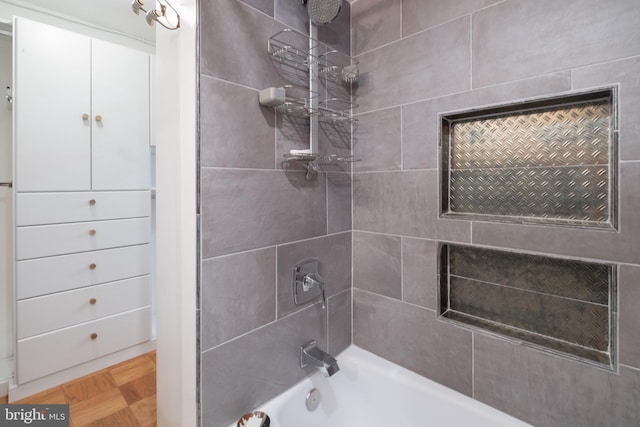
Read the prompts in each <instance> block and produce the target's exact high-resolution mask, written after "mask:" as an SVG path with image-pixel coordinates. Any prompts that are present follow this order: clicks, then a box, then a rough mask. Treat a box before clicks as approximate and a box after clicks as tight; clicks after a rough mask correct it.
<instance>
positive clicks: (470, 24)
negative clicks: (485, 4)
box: [469, 13, 473, 90]
mask: <svg viewBox="0 0 640 427" xmlns="http://www.w3.org/2000/svg"><path fill="white" fill-rule="evenodd" d="M469 90H473V13H470V14H469Z"/></svg>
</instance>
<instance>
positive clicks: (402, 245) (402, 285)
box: [400, 236, 406, 301]
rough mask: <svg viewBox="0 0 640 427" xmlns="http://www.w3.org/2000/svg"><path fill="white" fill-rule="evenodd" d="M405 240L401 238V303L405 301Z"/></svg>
mask: <svg viewBox="0 0 640 427" xmlns="http://www.w3.org/2000/svg"><path fill="white" fill-rule="evenodd" d="M404 239H406V237H403V236H400V301H404V251H403V249H404Z"/></svg>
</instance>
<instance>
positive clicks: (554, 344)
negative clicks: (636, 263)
mask: <svg viewBox="0 0 640 427" xmlns="http://www.w3.org/2000/svg"><path fill="white" fill-rule="evenodd" d="M615 283H616V267H615V265H612V264H605V263H594V262H585V261H578V260H567V259H560V258H551V257H547V256H539V255H529V254H522V253H513V252H506V251H499V250H493V249H491V250H490V249H484V248H478V247H471V246H462V245H450V244H447V245H443V246H442V247H441V251H440V286H439V300H440V303H439V306H440V308H439V316H440V318H441V319H443V320H447V321H449V322H453V323H456V324H458V325H461V326H465V327H468V328H472V329H479V330H483V331H486V332H489V333H492V334H497V335H501V336H504V337H508V338H511V339H516V340H518V341H520V342H522V343H523V344H527V345H530V346H533V347H537V348H539V349H542V350H546V351H550V352H553V353H555V354H557V355H560V356H565V357H569V358H572V359H575V360H579V361H582V362H585V363H589V364H595V365H597V366H599V367H603V368H605V369H615V365H616V358H615V352H614V350H615V348H616V344H615V341H616V326H615V325H616V311H617V310H616V306H615V302H616V284H615Z"/></svg>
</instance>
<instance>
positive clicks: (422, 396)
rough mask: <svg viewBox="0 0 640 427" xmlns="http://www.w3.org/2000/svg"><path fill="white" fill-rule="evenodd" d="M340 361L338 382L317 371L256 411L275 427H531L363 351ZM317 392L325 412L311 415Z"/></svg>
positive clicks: (344, 354)
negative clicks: (310, 397)
mask: <svg viewBox="0 0 640 427" xmlns="http://www.w3.org/2000/svg"><path fill="white" fill-rule="evenodd" d="M337 359H338V364H339V365H340V371H339V372H338V373H337V374H335V375H334V376H333V377H331V378H325V377H324V376H322V374H321V373H320V372H319V371H318V372H316V373H315V374H314V375H312V376H311V377H309V378H307V379H305V380H303V381H302V382H300V383H299V384H297V385H296V386H295V387H293V388H291V389H289V390H287V391H286V392H284V393H282V394H281V395H279V396H277V397H276V398H274V399H273V400H271V401H269V402H267V403H266V404H264V405H262V406H260V407H259V408H257V409H258V410H260V411H263V412H265V413H266V414H267V415H269V417H270V419H271V427H429V426H434V427H435V426H438V427H440V426H449V427H503V426H504V427H507V426H508V427H514V426H530V424H527V423H524V422H522V421H520V420H518V419H516V418H513V417H511V416H509V415H507V414H505V413H503V412H500V411H498V410H497V409H494V408H492V407H490V406H487V405H485V404H483V403H480V402H478V401H476V400H473V399H471V398H470V397H467V396H465V395H463V394H461V393H458V392H456V391H453V390H451V389H449V388H447V387H444V386H442V385H440V384H438V383H436V382H433V381H431V380H428V379H426V378H424V377H422V376H420V375H418V374H415V373H414V372H411V371H409V370H407V369H405V368H403V367H401V366H399V365H396V364H395V363H392V362H389V361H387V360H385V359H382V358H380V357H378V356H376V355H374V354H372V353H369V352H368V351H365V350H362V349H361V348H359V347H355V346H351V347H349V348H348V349H346V350H345V351H344V352H342V353H341V354H340V355H339V357H337ZM313 388H316V389H318V390H319V391H320V406H318V407H317V408H316V409H315V410H314V411H312V412H310V411H308V410H307V409H306V406H305V398H306V396H307V393H308V392H309V391H310V390H311V389H313ZM230 427H236V424H235V423H234V424H233V425H232V426H230Z"/></svg>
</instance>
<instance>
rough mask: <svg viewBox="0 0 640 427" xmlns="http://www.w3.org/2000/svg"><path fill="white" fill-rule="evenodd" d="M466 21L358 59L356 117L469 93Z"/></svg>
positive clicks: (385, 47)
mask: <svg viewBox="0 0 640 427" xmlns="http://www.w3.org/2000/svg"><path fill="white" fill-rule="evenodd" d="M469 27H470V21H469V19H468V18H462V19H458V20H455V21H452V22H450V23H448V24H445V25H441V26H439V27H436V28H433V29H431V30H429V31H425V32H422V33H420V34H417V35H415V36H411V37H408V38H406V39H402V40H400V41H398V42H395V43H392V44H390V45H386V46H384V47H381V48H380V49H376V50H373V51H371V52H368V53H365V54H363V55H360V56H359V57H358V59H359V60H360V65H359V67H360V80H359V81H358V85H357V88H356V89H354V98H355V102H356V103H357V104H359V108H358V109H357V112H358V113H361V112H368V111H372V110H377V109H380V108H385V107H390V106H395V105H401V104H406V103H410V102H415V101H420V100H424V99H428V98H435V97H438V96H442V95H446V94H450V93H455V92H462V91H465V90H468V89H470V79H469V73H470V55H469V50H470V46H469V31H470V30H469Z"/></svg>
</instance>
